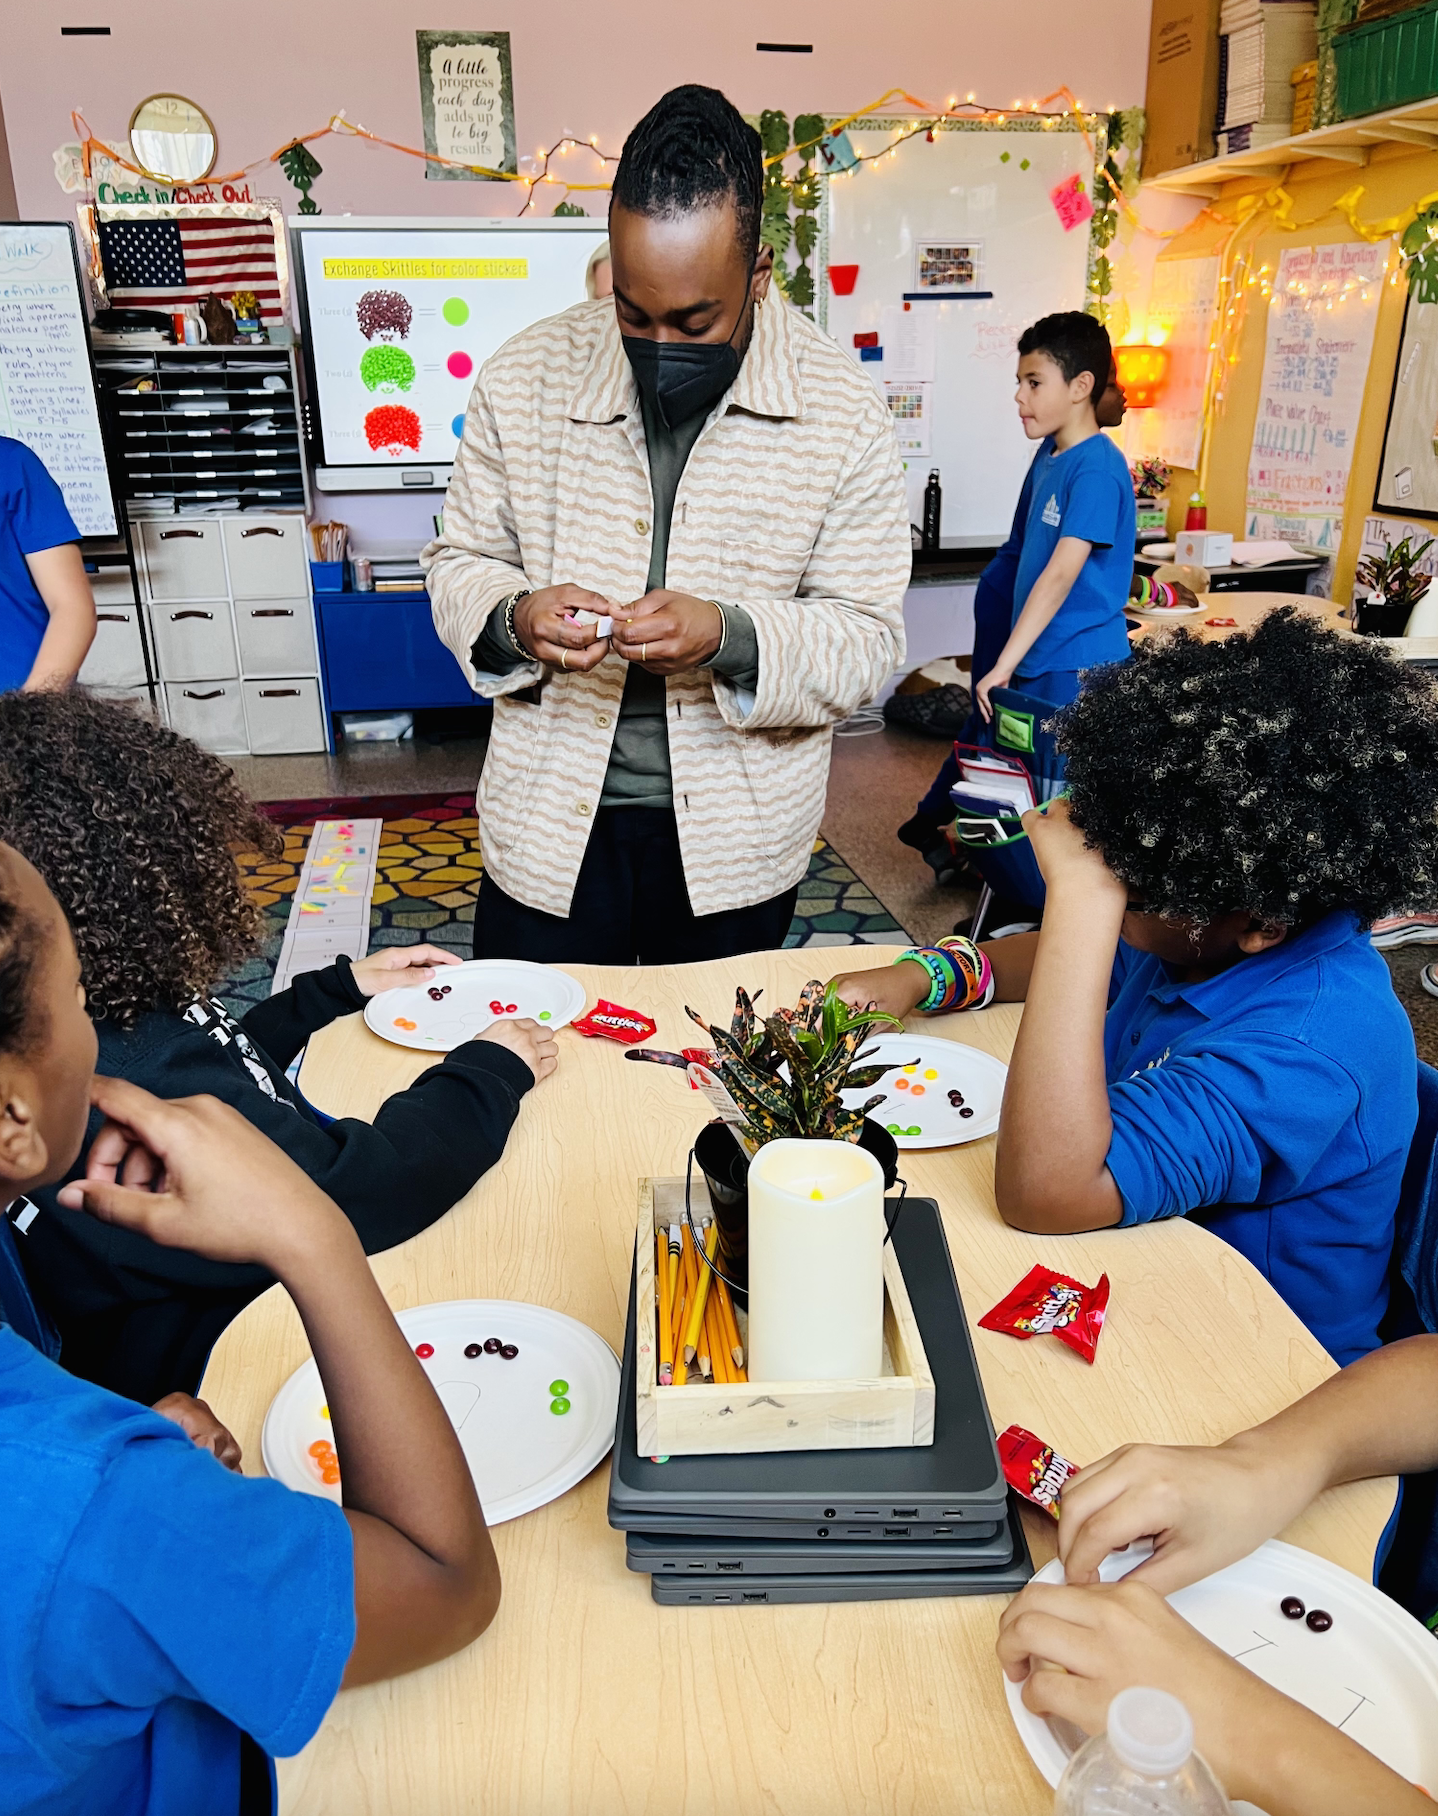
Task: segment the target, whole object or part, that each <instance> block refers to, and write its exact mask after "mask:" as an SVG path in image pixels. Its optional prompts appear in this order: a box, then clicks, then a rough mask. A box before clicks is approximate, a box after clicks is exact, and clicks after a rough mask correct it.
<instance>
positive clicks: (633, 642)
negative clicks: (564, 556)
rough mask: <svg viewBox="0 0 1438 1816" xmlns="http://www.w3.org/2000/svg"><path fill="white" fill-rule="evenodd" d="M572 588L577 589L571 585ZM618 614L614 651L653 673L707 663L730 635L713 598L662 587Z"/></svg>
mask: <svg viewBox="0 0 1438 1816" xmlns="http://www.w3.org/2000/svg"><path fill="white" fill-rule="evenodd" d="M571 590H572V589H571ZM606 609H608V610H611V611H612V612H613V614H614V653H615V655H617V656H622V657H623V658H624V660H625V661H626V662H638V663H640V664H642V665H643V667H645V668H647V669H648V670H649V672H650V674H652V675H681V674H684V673H685V672H686V671H687V670H689V669H691V668H702V667H703V666H704V664H705V663H706V662H708V661H709V659H710V657H711V656H713V655H714V654H715V653H716V652H717V651H718V648H719V645H720V643H721V642H722V640H723V636H724V614H723V612H721V611H720V609H719V607H718V606H717V605H716V604H715V603H714V601H713V600H712V599H695V598H694V597H693V596H692V595H691V594H689V593H668V592H665V591H664V590H663V589H662V588H661V589H660V590H659V591H657V592H653V593H646V594H645V595H644V597H643V598H642V599H636V600H635V601H634V603H633V605H616V606H612V607H609V608H606Z"/></svg>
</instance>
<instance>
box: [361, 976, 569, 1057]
mask: <svg viewBox="0 0 1438 1816" xmlns="http://www.w3.org/2000/svg"><path fill="white" fill-rule="evenodd" d="M446 984H448V985H449V995H448V996H443V997H441V999H440V1001H439V1002H436V1001H435V1000H434V998H433V997H432V996H431V995H430V991H431V990H442V989H443V988H444V986H445V985H446ZM496 1003H498V1004H499V1008H498V1009H496V1008H495V1007H494V1005H495V1004H496ZM583 1007H584V986H583V984H581V983H580V982H579V980H578V979H577V978H573V977H571V976H570V975H569V973H568V972H567V971H556V970H555V968H554V967H553V966H552V965H530V964H526V963H525V961H524V960H522V959H493V958H478V959H469V960H467V961H466V962H465V963H464V964H462V965H440V966H438V967H437V968H436V971H435V975H434V982H433V983H432V984H411V985H409V986H408V987H407V988H406V989H403V990H382V991H381V992H380V993H379V995H378V996H372V997H371V998H370V999H369V1001H368V1002H367V1003H366V1004H365V1006H364V1019H365V1026H366V1027H367V1028H369V1029H371V1030H372V1031H373V1032H374V1033H376V1034H378V1035H379V1037H380V1039H381V1040H391V1041H393V1042H394V1044H395V1045H396V1046H397V1047H414V1048H416V1049H417V1050H418V1051H419V1052H421V1053H448V1052H449V1051H450V1050H451V1049H452V1048H454V1047H462V1046H463V1045H464V1043H465V1042H466V1041H467V1040H473V1039H474V1037H475V1035H477V1034H483V1032H484V1030H485V1029H486V1028H487V1027H488V1026H489V1025H490V1023H491V1022H496V1021H503V1020H505V1019H508V1020H510V1021H523V1020H526V1019H528V1020H529V1021H537V1022H539V1023H540V1025H541V1026H543V1027H546V1028H563V1027H565V1026H566V1025H567V1024H568V1023H570V1022H572V1021H573V1020H574V1018H575V1016H576V1015H578V1014H579V1012H580V1010H581V1009H582V1008H583Z"/></svg>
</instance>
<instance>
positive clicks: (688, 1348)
mask: <svg viewBox="0 0 1438 1816" xmlns="http://www.w3.org/2000/svg"><path fill="white" fill-rule="evenodd" d="M718 1243H719V1225H718V1224H717V1223H715V1222H714V1221H713V1220H712V1219H711V1220H710V1224H709V1228H708V1229H707V1230H706V1231H705V1232H704V1255H705V1262H706V1265H705V1266H704V1267H702V1268H701V1269H700V1270H699V1283H698V1285H697V1286H696V1287H695V1289H694V1303H693V1304H692V1305H691V1306H690V1307H689V1323H688V1326H687V1328H686V1329H685V1332H684V1360H685V1361H686V1362H692V1361H693V1360H694V1355H695V1351H696V1348H697V1345H698V1342H699V1329H700V1326H701V1325H702V1324H703V1322H704V1305H705V1301H706V1300H707V1299H708V1297H709V1282H710V1281H711V1280H712V1279H713V1278H714V1271H713V1269H712V1268H711V1267H709V1266H708V1265H707V1263H708V1262H709V1261H712V1260H713V1258H714V1250H715V1249H716V1248H717V1246H718Z"/></svg>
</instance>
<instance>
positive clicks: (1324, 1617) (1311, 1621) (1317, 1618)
mask: <svg viewBox="0 0 1438 1816" xmlns="http://www.w3.org/2000/svg"><path fill="white" fill-rule="evenodd" d="M1304 1625H1305V1626H1306V1627H1308V1628H1309V1630H1310V1631H1311V1632H1313V1633H1326V1632H1327V1631H1328V1629H1329V1628H1330V1627H1331V1626H1332V1625H1333V1616H1332V1615H1331V1614H1330V1613H1329V1612H1328V1610H1327V1609H1326V1608H1310V1609H1309V1611H1308V1618H1307V1620H1306V1621H1305V1622H1304Z"/></svg>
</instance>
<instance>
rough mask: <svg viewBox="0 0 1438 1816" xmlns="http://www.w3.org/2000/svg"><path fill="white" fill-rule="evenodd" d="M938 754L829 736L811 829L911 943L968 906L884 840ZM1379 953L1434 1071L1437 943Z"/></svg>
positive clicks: (403, 757) (398, 777)
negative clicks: (1431, 983)
mask: <svg viewBox="0 0 1438 1816" xmlns="http://www.w3.org/2000/svg"><path fill="white" fill-rule="evenodd" d="M484 750H485V744H484V740H483V739H473V738H464V739H461V738H455V739H450V740H448V741H446V742H443V743H432V742H425V741H421V740H415V741H412V742H406V743H403V744H359V745H351V746H348V747H347V748H345V749H343V750H342V751H341V752H340V753H339V754H338V755H336V756H333V757H328V756H313V757H241V758H235V759H233V767H234V769H235V772H236V774H237V776H238V777H239V781H240V784H241V786H242V787H243V788H244V789H245V790H246V791H247V792H248V793H249V794H250V795H251V796H252V797H253V798H254V799H255V800H259V801H286V800H314V799H320V798H323V797H326V796H345V795H352V796H359V795H404V794H428V793H435V794H438V793H447V792H449V791H450V790H456V791H458V790H469V789H471V788H473V786H474V784H475V782H476V780H477V778H478V775H479V769H480V765H481V763H482V762H483V760H484ZM943 756H944V746H943V744H942V743H941V742H940V741H939V740H938V739H934V738H921V737H919V736H918V735H917V734H916V733H913V732H907V731H902V730H898V729H895V728H893V727H890V726H885V727H884V729H883V730H882V731H878V732H874V733H871V734H868V735H866V736H861V737H843V738H836V739H835V740H834V759H833V766H832V768H831V770H830V775H829V797H828V802H827V805H826V807H825V811H824V819H823V823H822V825H821V827H820V831H821V832H822V834H823V837H824V838H825V840H826V841H827V842H828V843H829V844H830V845H831V846H832V847H833V849H834V852H835V853H837V854H838V856H839V858H840V859H841V860H842V861H843V863H844V864H846V865H847V866H848V867H849V869H851V870H852V871H853V872H854V874H855V875H856V876H857V877H858V878H860V879H861V880H862V882H863V883H864V884H866V885H867V887H868V891H869V893H870V894H871V895H872V896H873V897H874V898H876V899H877V901H878V902H879V903H880V904H881V905H882V907H883V908H884V909H886V910H887V911H888V913H889V914H890V915H892V916H893V918H894V920H896V921H897V922H898V924H899V926H900V927H901V928H903V929H904V931H905V933H906V934H907V935H908V937H909V938H910V939H914V940H926V939H927V940H932V939H937V938H938V937H939V936H940V935H941V934H945V933H949V932H951V931H952V930H953V926H954V923H955V921H957V920H960V919H963V918H965V917H966V916H967V915H968V914H969V913H971V912H972V909H973V902H974V898H973V896H972V894H970V893H968V892H966V891H964V890H961V889H940V888H939V887H938V885H937V884H936V883H935V881H934V876H933V872H932V871H931V870H930V869H929V867H928V865H927V864H925V863H924V861H923V859H922V858H920V856H919V854H918V853H917V852H916V851H911V850H909V848H908V847H907V846H906V845H901V844H900V843H899V841H898V840H897V839H896V838H895V837H894V831H895V828H896V827H898V826H900V825H902V824H903V822H904V821H905V820H906V819H908V817H909V815H910V814H911V813H912V812H913V811H914V808H915V806H916V804H917V803H918V800H919V797H920V796H921V795H922V794H924V792H925V791H926V790H927V788H928V786H929V784H930V782H931V781H932V780H933V778H934V774H935V772H936V771H937V769H938V767H939V764H940V763H941V762H942V761H943ZM820 906H821V904H819V903H817V902H816V903H814V904H813V907H815V908H818V907H820ZM836 937H843V936H842V935H839V936H836ZM899 937H900V936H899V935H898V934H895V935H894V938H896V939H897V938H899ZM1384 957H1385V958H1386V959H1387V961H1388V969H1389V971H1390V973H1391V974H1392V977H1393V988H1394V989H1395V991H1396V992H1397V994H1398V999H1399V1001H1400V1002H1401V1003H1402V1004H1403V1007H1404V1008H1405V1009H1406V1010H1407V1012H1408V1016H1409V1019H1410V1020H1411V1021H1412V1023H1413V1032H1414V1036H1415V1038H1416V1040H1417V1044H1418V1054H1419V1057H1420V1058H1421V1059H1424V1060H1426V1061H1427V1062H1428V1064H1430V1065H1438V997H1432V996H1429V995H1428V994H1427V993H1426V991H1425V990H1424V989H1423V987H1422V985H1421V984H1420V983H1419V981H1418V974H1419V972H1420V971H1421V970H1422V969H1423V967H1424V965H1426V964H1429V963H1434V962H1438V947H1431V946H1400V947H1397V948H1396V949H1395V950H1393V951H1391V952H1386V953H1385V954H1384Z"/></svg>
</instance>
